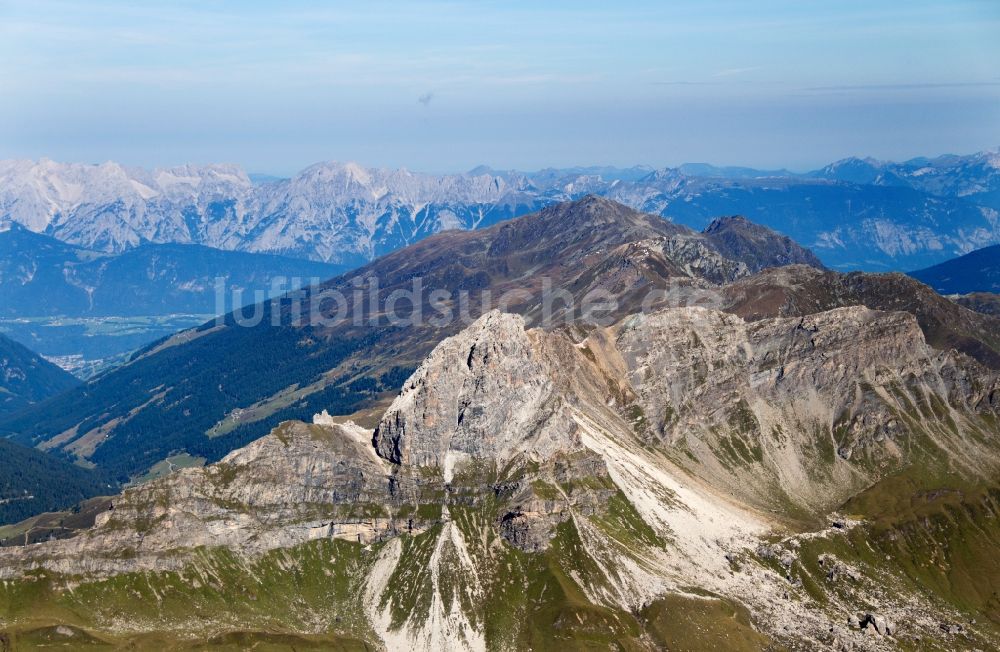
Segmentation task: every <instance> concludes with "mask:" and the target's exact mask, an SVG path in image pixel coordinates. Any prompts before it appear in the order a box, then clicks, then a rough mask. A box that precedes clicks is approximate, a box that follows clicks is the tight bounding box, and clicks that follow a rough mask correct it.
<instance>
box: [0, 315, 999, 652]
mask: <svg viewBox="0 0 1000 652" xmlns="http://www.w3.org/2000/svg"><path fill="white" fill-rule="evenodd" d="M581 336H582V337H581ZM997 396H1000V379H998V377H997V375H996V373H995V372H991V371H989V370H987V369H986V368H984V367H982V366H981V365H979V364H978V363H976V362H975V361H973V360H971V359H969V358H967V357H965V356H963V355H961V354H955V353H948V352H941V351H937V350H935V349H933V348H931V347H930V346H928V345H927V344H926V342H925V341H924V339H923V335H922V332H921V329H920V328H919V326H918V324H917V322H916V320H915V318H914V317H913V316H912V315H910V314H907V313H898V312H879V311H871V310H869V309H866V308H862V307H852V308H841V309H836V310H833V311H829V312H823V313H819V314H815V315H812V316H811V317H809V318H767V319H762V320H759V321H755V322H745V321H743V320H742V319H740V318H738V317H735V316H733V315H730V314H726V313H723V312H720V311H716V310H709V309H703V308H672V309H666V310H662V311H656V312H653V313H649V314H640V315H633V316H629V317H627V318H625V319H624V320H622V321H620V322H618V323H616V324H614V325H612V326H610V327H608V328H602V329H597V330H594V331H592V332H591V333H589V334H586V335H583V334H580V333H576V332H574V331H573V330H572V329H569V330H565V329H562V330H557V331H543V330H540V329H536V330H525V321H524V319H523V318H521V317H518V316H516V315H510V314H503V313H499V312H496V311H493V312H489V313H487V314H485V315H483V316H482V317H481V318H479V319H478V320H477V321H476V322H475V323H474V324H472V325H471V326H470V327H468V328H467V329H465V330H464V331H462V332H461V333H459V334H457V335H456V336H454V337H451V338H448V339H446V340H444V341H443V342H442V343H441V344H439V345H438V346H437V347H436V348H435V349H434V351H433V352H432V353H431V354H430V355H429V356H428V357H427V359H426V360H425V361H424V363H423V364H422V365H421V366H420V367H419V368H418V370H417V371H416V372H415V373H414V374H413V375H412V376H411V377H410V378H409V379H408V380H407V381H406V382H405V383H404V386H403V389H402V391H401V393H400V394H399V396H398V397H397V398H396V399H395V401H394V402H393V403H392V405H391V406H390V407H389V409H388V410H387V411H386V413H385V415H384V416H383V417H382V419H381V420H380V422H379V424H378V425H377V427H376V428H375V429H374V431H371V430H365V429H362V428H360V427H358V426H355V425H353V424H350V423H343V422H341V423H338V422H336V420H335V419H333V418H331V417H328V416H326V415H325V414H324V415H318V416H317V418H316V419H315V421H316V422H315V423H314V424H302V423H294V422H292V423H286V424H283V425H282V426H280V427H279V428H278V429H276V430H275V431H274V432H273V433H272V434H271V435H269V436H267V437H265V438H264V439H261V440H259V441H257V442H255V443H253V444H251V445H250V446H248V447H247V448H245V449H242V450H239V451H235V452H233V453H232V454H230V455H229V456H228V457H227V458H226V459H224V460H223V461H221V462H220V463H218V464H215V465H213V466H210V467H208V468H206V469H188V470H184V471H180V472H178V473H175V474H173V475H171V476H169V477H167V478H163V479H161V480H158V481H154V482H152V483H149V484H146V485H142V486H140V487H136V488H134V489H130V490H128V491H126V492H125V494H123V495H122V496H121V497H120V498H119V499H116V500H115V502H114V507H113V509H112V510H111V511H108V512H106V513H105V514H104V515H102V516H100V517H98V519H97V524H96V525H95V527H94V528H93V529H91V530H86V531H83V532H81V533H80V534H79V535H77V536H76V537H74V538H71V539H68V540H64V541H57V542H50V543H45V544H39V545H35V546H28V547H25V548H18V549H11V548H8V549H3V550H0V574H2V575H3V577H4V579H5V582H4V584H3V586H4V589H3V590H5V591H10V590H17V589H16V587H18V586H22V585H23V583H25V582H27V583H36V582H44V583H45V586H46V587H47V589H46V593H45V595H55V596H60V595H62V596H63V597H62V598H59V599H61V600H62V601H63V604H65V605H73V608H74V609H76V612H77V613H81V611H80V609H81V607H83V606H84V605H90V606H88V607H86V609H85V610H84V613H85V614H86V616H85V620H84V621H78V622H81V624H83V625H85V629H84V630H83V631H86V632H87V634H88V635H92V636H96V637H98V639H101V638H102V637H104V638H106V639H108V640H113V641H118V642H119V643H122V642H126V641H133V643H134V642H135V641H137V640H143V637H145V636H149V635H152V634H157V635H160V636H162V635H164V634H169V635H171V636H178V637H180V639H181V640H183V639H184V637H185V636H195V637H201V638H205V637H210V636H217V635H220V634H222V633H225V632H228V631H244V632H249V631H257V630H258V629H259V628H263V627H268V626H275V625H276V624H277V623H278V622H281V623H282V625H281V626H280V630H279V631H283V632H285V633H287V634H288V635H294V636H318V635H321V634H322V635H325V636H335V637H337V640H360V641H366V642H368V643H370V644H377V645H380V646H384V647H385V648H387V649H397V648H400V647H403V646H406V647H410V648H413V649H428V650H431V649H440V648H441V647H448V648H450V649H472V650H482V649H507V648H509V647H511V646H513V647H524V646H531V645H532V642H533V641H534V642H540V641H543V640H548V641H555V640H562V641H564V643H565V644H566V645H569V646H571V647H572V646H575V645H582V644H584V643H585V642H588V641H589V644H590V645H598V646H602V641H603V642H604V644H608V643H610V642H611V641H617V642H618V643H619V644H622V643H627V644H628V645H629V646H630V647H634V648H635V649H655V648H656V647H670V646H671V645H676V644H677V640H676V638H672V637H676V636H683V633H680V634H679V633H678V630H677V629H676V628H677V623H676V622H675V621H671V618H672V616H671V613H674V614H676V612H677V611H683V610H687V609H691V608H692V606H691V602H690V601H691V600H700V601H702V602H701V604H702V605H703V606H707V607H711V608H720V607H721V609H723V610H725V609H728V608H732V609H735V610H736V612H737V613H739V609H745V610H746V612H745V613H746V614H747V620H746V621H745V622H744V623H743V624H742V625H741V624H740V622H743V621H740V620H738V619H737V620H736V621H734V622H733V623H732V624H730V625H720V624H719V623H718V622H715V621H712V620H711V619H709V620H707V621H706V620H699V622H701V623H702V625H703V626H704V627H707V632H706V633H704V634H703V636H707V637H709V638H711V637H713V636H718V637H722V640H725V637H731V638H730V640H742V641H744V642H747V641H751V642H752V645H756V646H757V647H766V646H768V645H771V646H774V645H781V646H785V647H788V648H791V649H816V647H818V646H826V647H829V648H832V649H859V650H883V649H897V647H898V646H913V645H918V646H920V647H921V648H923V649H948V648H951V647H953V646H954V645H955V643H956V641H962V642H963V643H962V644H963V645H969V646H980V647H990V646H992V645H995V644H996V641H997V638H996V637H997V636H998V634H1000V630H997V629H996V628H995V624H991V623H992V621H989V620H986V621H985V622H983V623H980V624H979V625H977V626H964V625H962V626H960V625H957V624H956V625H954V627H955V628H956V629H954V631H952V630H951V629H947V630H946V629H943V628H942V626H940V625H941V623H946V624H949V623H959V622H967V619H968V617H969V616H968V612H965V611H964V610H963V609H961V608H957V607H955V606H954V605H953V604H951V603H950V602H949V601H948V600H947V599H946V598H947V596H946V594H942V593H936V592H933V591H931V592H927V591H922V590H919V589H916V588H915V587H914V584H913V577H912V573H911V572H910V571H909V570H908V566H907V565H906V564H903V563H901V564H900V565H896V564H895V563H894V562H891V561H889V560H890V558H889V557H887V558H885V559H881V561H879V559H880V558H879V556H878V555H875V558H874V560H873V559H872V557H871V556H868V555H867V554H864V553H863V551H864V550H867V549H869V548H871V549H875V550H880V549H881V547H882V546H884V545H885V543H883V542H882V541H881V540H879V539H878V538H877V534H876V530H875V529H873V528H874V526H873V525H871V524H868V523H867V522H864V521H859V520H857V519H856V518H855V519H850V518H845V517H843V516H839V515H837V514H836V510H837V508H838V507H840V506H841V505H842V504H844V502H845V501H847V500H849V499H851V498H853V497H856V496H858V495H863V494H864V492H865V491H867V490H869V489H870V488H871V487H877V486H880V484H881V483H884V482H886V481H890V480H891V479H892V478H894V477H896V476H898V475H899V474H900V473H906V472H912V471H914V470H919V471H920V472H921V473H942V474H944V475H949V474H951V475H955V476H956V477H961V478H964V479H965V480H966V481H968V482H992V481H993V480H995V478H996V477H997V471H998V469H997V468H996V467H995V462H993V461H991V460H995V459H996V456H995V455H992V454H991V453H993V452H995V450H996V446H997V435H998V433H997V432H996V430H995V424H996V418H997V414H996V413H997V411H998V409H1000V400H997ZM831 523H832V525H831ZM220 555H222V556H220ZM225 560H228V561H225ZM273 563H278V564H279V565H281V566H282V567H283V568H285V569H289V570H291V571H292V572H293V573H295V574H296V575H298V573H299V572H302V571H304V570H305V569H306V566H305V564H309V566H308V568H309V569H310V572H312V573H316V574H317V575H318V580H317V581H318V586H319V587H322V586H325V587H327V588H326V589H325V592H323V593H321V594H322V595H326V596H328V597H330V598H331V600H330V601H329V602H320V603H311V602H309V601H308V600H306V601H304V602H303V600H302V599H300V600H299V601H298V606H297V613H299V616H298V617H297V618H292V619H288V618H287V617H284V612H282V614H281V615H279V614H270V615H265V614H258V615H257V616H255V617H254V618H253V619H251V620H244V619H243V617H241V616H240V614H249V613H257V610H256V609H255V608H254V606H253V601H252V600H251V601H248V600H247V598H246V597H244V598H242V599H239V600H236V603H237V604H234V605H233V606H231V607H230V609H229V610H228V611H226V612H224V613H221V614H218V615H216V616H214V617H213V618H211V619H208V620H204V619H203V620H201V621H200V622H199V623H198V624H197V625H195V621H194V620H192V615H193V612H192V608H191V607H190V606H189V607H188V608H187V609H184V608H182V607H181V606H180V605H182V604H183V600H184V599H185V597H184V596H188V595H191V594H192V592H195V593H197V594H199V595H200V594H202V593H203V592H204V591H208V592H210V593H216V592H223V591H225V590H226V588H225V585H226V584H229V583H233V582H235V583H237V584H245V583H247V582H249V584H247V586H248V588H247V589H246V590H247V591H249V592H250V593H251V594H254V595H260V593H259V592H260V591H262V590H263V589H264V587H263V586H260V587H257V588H255V587H256V584H255V582H257V581H264V580H263V578H264V577H268V576H269V572H268V571H266V570H265V568H266V565H267V564H273ZM40 573H41V574H40ZM253 577H257V578H261V579H259V580H253V579H251V578H253ZM40 578H43V579H40ZM213 578H218V579H213ZM223 578H225V579H223ZM238 578H243V579H238ZM303 581H305V580H303ZM312 581H313V580H309V582H310V584H309V586H310V587H313V585H312V583H311V582H312ZM142 585H144V586H146V587H148V589H147V590H150V591H152V593H153V594H155V595H156V596H158V599H157V600H158V602H159V603H160V604H161V605H170V607H169V609H167V610H164V609H163V608H162V606H161V608H160V609H159V611H158V612H157V613H158V614H159V615H158V616H157V617H154V618H149V617H141V618H140V617H138V615H139V614H138V611H137V610H138V609H139V608H140V607H139V606H138V605H132V606H130V607H126V608H125V611H124V612H119V611H112V610H110V609H107V610H106V609H104V607H103V606H102V605H103V604H104V602H105V601H107V602H108V603H109V604H113V605H116V607H115V608H116V609H118V608H120V603H119V602H118V600H119V598H118V597H117V596H118V595H119V592H120V591H123V590H124V591H126V592H127V591H128V590H129V589H128V588H127V587H130V586H142ZM12 587H14V588H13V589H12ZM691 587H697V591H698V593H697V594H693V593H692V591H694V589H692V588H691ZM312 590H318V587H317V588H316V589H313V588H310V591H312ZM98 596H101V598H102V599H100V600H94V598H96V597H98ZM357 596H362V599H361V600H360V602H359V601H358V600H357ZM334 597H335V599H334ZM200 599H201V598H199V600H200ZM0 604H2V602H0ZM38 604H39V605H40V604H42V603H38ZM94 605H97V606H94ZM732 605H740V606H739V607H735V606H732ZM36 606H37V605H36ZM133 613H135V615H134V616H133V615H130V614H133ZM227 614H229V615H227ZM335 614H336V616H335ZM674 617H676V616H674ZM3 618H4V620H5V622H6V623H7V625H8V626H12V627H15V628H16V627H17V626H18V625H19V623H21V622H22V619H20V618H18V617H16V616H14V617H12V616H11V615H10V613H9V612H8V613H6V614H4V615H3ZM276 618H278V619H279V620H275V619H276ZM281 618H284V619H283V620H281ZM700 618H702V619H704V618H705V616H704V614H702V615H701V616H700ZM724 620H728V618H726V619H724ZM268 622H271V623H272V624H271V625H267V623H268ZM296 623H297V624H296ZM671 623H673V624H671ZM949 627H951V625H949ZM720 628H721V629H720ZM956 636H957V637H958V638H956ZM533 637H542V638H533ZM703 640H709V639H703ZM734 644H735V643H734Z"/></svg>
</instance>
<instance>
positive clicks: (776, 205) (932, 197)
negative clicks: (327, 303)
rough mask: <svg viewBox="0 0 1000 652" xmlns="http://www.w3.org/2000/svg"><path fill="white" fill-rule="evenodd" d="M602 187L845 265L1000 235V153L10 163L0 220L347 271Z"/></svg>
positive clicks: (93, 240)
mask: <svg viewBox="0 0 1000 652" xmlns="http://www.w3.org/2000/svg"><path fill="white" fill-rule="evenodd" d="M591 193H596V194H600V195H602V196H606V197H608V198H611V199H614V200H615V201H618V202H620V203H623V204H626V205H628V206H630V207H632V208H635V209H637V210H641V211H643V212H647V213H653V214H658V215H662V216H664V217H666V218H668V219H670V220H673V221H675V222H677V223H680V224H684V225H687V226H690V227H692V228H695V229H699V230H700V229H703V228H705V227H706V226H707V225H708V224H709V223H710V222H711V220H712V219H714V218H715V217H716V216H718V215H735V214H741V215H745V216H746V217H748V218H749V219H751V220H753V221H755V222H757V223H760V224H762V225H764V226H767V227H770V228H772V229H774V230H777V231H779V232H782V233H784V234H786V235H788V236H789V237H791V238H792V239H794V240H796V241H797V242H801V243H803V244H805V245H806V246H808V247H809V248H811V249H813V250H814V251H815V252H816V253H817V255H818V256H819V257H820V259H822V260H823V261H824V263H825V264H826V265H827V266H830V267H832V268H838V269H872V270H878V269H883V270H884V269H895V270H905V269H915V268H918V267H922V266H927V265H931V264H935V263H938V262H941V261H943V260H946V259H948V258H950V257H953V256H955V255H959V254H963V253H966V252H968V251H970V250H972V249H975V248H978V247H983V246H987V245H991V244H995V243H997V242H998V241H1000V231H998V229H1000V227H997V226H996V225H997V224H998V220H997V218H998V212H997V211H998V210H1000V195H998V193H1000V154H998V153H997V152H996V151H992V152H983V153H980V154H975V155H971V156H942V157H938V158H935V159H925V158H920V159H913V160H911V161H907V162H904V163H887V162H879V161H874V160H871V159H847V160H844V161H840V162H838V163H835V164H831V165H829V166H827V167H825V168H823V169H821V170H818V171H816V172H813V173H808V174H793V173H789V172H787V171H784V170H780V171H759V170H753V169H748V168H716V167H713V166H709V165H705V164H698V165H686V166H681V167H680V168H677V169H670V168H664V169H649V168H643V167H637V168H630V169H626V170H618V169H613V168H571V169H566V170H552V169H549V170H543V171H540V172H536V173H522V172H515V171H495V170H492V169H490V168H487V167H480V168H477V169H475V170H473V171H471V172H470V173H467V174H452V175H428V174H418V173H412V172H409V171H406V170H385V169H372V168H365V167H362V166H360V165H357V164H354V163H336V162H328V163H320V164H316V165H313V166H311V167H309V168H306V169H305V170H303V171H301V172H300V173H298V174H296V175H295V176H294V177H292V178H290V179H277V180H266V181H263V182H258V183H255V182H253V181H251V179H250V177H249V176H248V175H247V174H246V173H245V172H244V171H243V170H241V169H240V168H239V167H237V166H233V165H208V166H182V167H177V168H168V169H156V170H151V171H150V170H142V169H135V168H126V167H124V166H121V165H119V164H116V163H111V162H109V163H104V164H101V165H82V164H63V163H55V162H52V161H48V160H42V161H38V162H33V161H4V162H0V223H2V222H7V223H11V222H17V223H20V224H22V225H24V226H25V227H26V228H27V229H29V230H31V231H34V232H38V233H45V234H48V235H51V236H53V237H55V238H57V239H59V240H62V241H64V242H67V243H69V244H74V245H77V246H81V247H84V248H87V249H96V250H101V251H108V252H120V251H124V250H126V249H128V248H131V247H136V246H139V245H141V244H143V243H187V244H202V245H205V246H210V247H213V248H218V249H225V250H239V251H250V252H267V253H274V254H281V255H288V256H293V257H304V258H310V259H314V260H320V261H327V262H333V263H338V264H344V265H349V266H357V265H360V264H364V263H367V262H369V261H371V260H372V259H374V258H376V257H378V256H381V255H384V254H386V253H389V252H391V251H394V250H396V249H399V248H401V247H403V246H406V245H409V244H411V243H413V242H416V241H418V240H420V239H421V238H424V237H426V236H428V235H431V234H433V233H437V232H439V231H442V230H446V229H452V228H460V229H475V228H481V227H486V226H489V225H491V224H495V223H497V222H500V221H502V220H505V219H509V218H511V217H515V216H518V215H523V214H526V213H530V212H533V211H537V210H538V209H540V208H542V207H544V206H548V205H551V204H554V203H558V202H562V201H567V200H572V199H577V198H580V197H582V196H584V195H586V194H591Z"/></svg>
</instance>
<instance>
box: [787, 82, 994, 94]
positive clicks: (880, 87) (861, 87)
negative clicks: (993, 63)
mask: <svg viewBox="0 0 1000 652" xmlns="http://www.w3.org/2000/svg"><path fill="white" fill-rule="evenodd" d="M987 86H1000V81H974V82H925V83H910V84H844V85H840V86H810V87H808V88H806V89H804V90H807V91H816V92H826V91H911V90H926V89H932V88H982V87H987Z"/></svg>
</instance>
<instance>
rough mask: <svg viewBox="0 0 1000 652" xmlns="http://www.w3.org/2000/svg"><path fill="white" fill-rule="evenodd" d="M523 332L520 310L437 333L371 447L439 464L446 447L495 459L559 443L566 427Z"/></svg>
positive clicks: (567, 433)
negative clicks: (439, 337)
mask: <svg viewBox="0 0 1000 652" xmlns="http://www.w3.org/2000/svg"><path fill="white" fill-rule="evenodd" d="M531 339H532V335H531V334H529V333H526V332H525V330H524V320H523V319H522V318H521V317H519V316H516V315H510V314H504V313H500V312H497V311H493V312H490V313H488V314H486V315H485V316H483V317H482V318H480V319H479V320H477V321H476V323H475V324H473V325H472V326H471V327H469V328H468V329H466V330H465V331H463V332H462V333H460V334H459V335H456V336H455V337H451V338H448V339H446V340H444V341H443V342H442V343H441V344H440V345H438V347H437V348H436V349H435V350H434V352H433V353H431V355H430V356H429V357H428V358H427V360H426V361H425V362H424V363H423V364H422V365H421V366H420V367H419V368H418V369H417V371H416V372H415V373H414V374H413V376H412V377H411V378H410V379H409V380H408V381H407V382H406V385H405V386H404V387H403V391H402V393H401V394H400V396H399V398H397V399H396V401H395V402H394V403H393V404H392V406H391V407H390V408H389V410H388V411H387V412H386V414H385V416H384V417H383V419H382V421H381V422H380V423H379V425H378V427H377V428H376V429H375V435H374V444H375V448H376V450H377V451H378V454H379V455H380V456H381V457H383V458H384V459H386V460H389V461H391V462H393V463H395V464H404V465H431V466H441V467H442V468H443V467H444V466H446V464H447V462H446V458H447V456H448V454H449V453H451V454H453V455H457V456H468V457H476V458H481V459H490V460H495V461H497V462H498V463H502V462H504V461H505V460H508V459H510V458H511V457H512V456H513V455H514V454H516V453H519V452H525V453H530V454H532V455H536V456H539V457H543V458H544V457H550V456H551V455H552V454H553V453H555V452H556V451H558V450H560V449H561V448H564V447H565V446H566V445H567V443H568V442H569V441H570V438H571V437H572V427H571V426H569V425H568V423H569V420H568V419H565V420H559V419H556V418H554V416H555V415H556V413H557V412H559V411H560V409H561V399H560V398H559V397H557V396H554V394H553V380H552V376H551V373H550V372H551V369H550V368H549V367H548V366H547V365H546V364H545V363H544V362H543V361H542V360H540V359H539V357H538V354H537V353H536V352H535V347H534V346H533V344H532V341H531Z"/></svg>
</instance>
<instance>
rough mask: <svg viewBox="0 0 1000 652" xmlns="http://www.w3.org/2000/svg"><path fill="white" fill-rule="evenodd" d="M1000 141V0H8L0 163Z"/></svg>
mask: <svg viewBox="0 0 1000 652" xmlns="http://www.w3.org/2000/svg"><path fill="white" fill-rule="evenodd" d="M998 145H1000V2H998V1H997V0H979V1H973V0H949V1H940V2H927V1H922V0H908V1H906V2H902V1H899V0H891V1H876V0H865V1H861V2H856V1H853V0H837V1H835V2H827V1H820V0H815V1H810V0H795V1H775V2H748V1H725V0H695V1H690V2H607V1H602V2H587V1H581V0H573V1H572V2H568V1H567V2H563V1H553V2H540V1H534V2H517V1H512V0H506V1H504V2H472V1H467V2H423V1H413V2H376V1H362V0H357V1H355V2H352V3H334V2H281V3H278V2H266V3H265V2H253V1H243V2H235V1H234V2H220V1H215V2H213V1H211V0H209V1H206V0H200V1H197V2H170V3H167V2H162V3H153V2H137V1H133V2H114V1H110V0H98V1H96V2H69V1H65V2H63V1H54V0H30V1H27V0H26V1H24V2H10V1H5V0H0V158H10V157H28V158H38V157H42V156H46V157H49V158H54V159H58V160H72V161H103V160H108V159H114V160H119V161H122V162H124V163H128V164H134V165H146V166H153V165H165V164H176V163H184V162H195V163H201V162H210V161H231V162H236V163H241V164H243V165H245V166H246V167H247V168H248V169H250V170H257V171H265V172H273V173H280V174H287V173H291V172H294V171H295V170H297V169H300V168H302V167H304V166H305V165H307V164H309V163H312V162H315V161H318V160H326V159H338V160H356V161H359V162H361V163H365V164H369V165H383V166H405V167H409V168H411V169H416V170H426V171H455V170H464V169H468V168H471V167H472V166H474V165H476V164H479V163H488V164H490V165H493V166H496V167H516V168H521V169H535V168H540V167H545V166H568V165H574V164H616V165H630V164H633V163H648V164H652V165H656V166H662V165H675V164H679V163H681V162H684V161H709V162H714V163H719V164H748V165H756V166H788V167H791V168H793V169H804V168H810V167H815V166H818V165H820V164H823V163H826V162H829V161H831V160H833V159H837V158H841V157H844V156H847V155H852V154H857V155H873V156H876V157H882V158H904V157H909V156H914V155H921V154H937V153H942V152H959V153H962V152H971V151H976V150H980V149H985V148H991V147H996V146H998Z"/></svg>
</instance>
